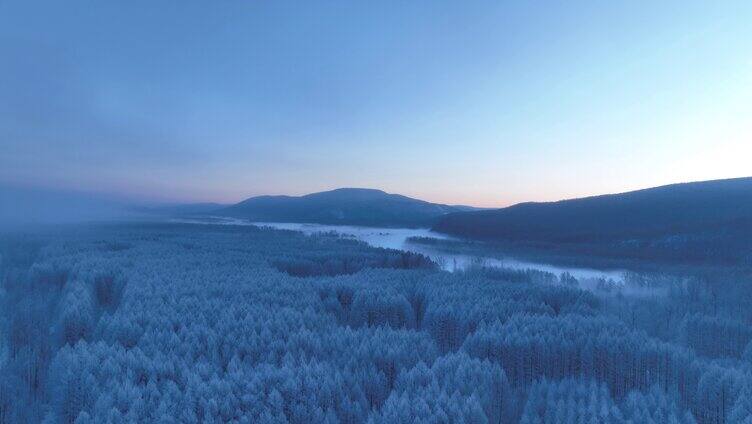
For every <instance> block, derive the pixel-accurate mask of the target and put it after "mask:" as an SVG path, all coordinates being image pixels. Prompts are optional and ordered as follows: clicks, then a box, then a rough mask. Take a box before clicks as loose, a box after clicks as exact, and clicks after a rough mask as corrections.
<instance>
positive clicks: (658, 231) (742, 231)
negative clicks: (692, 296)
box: [433, 178, 752, 255]
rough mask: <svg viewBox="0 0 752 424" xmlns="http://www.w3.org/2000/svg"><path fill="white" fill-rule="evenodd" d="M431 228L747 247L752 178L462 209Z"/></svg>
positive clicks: (508, 238) (548, 238)
mask: <svg viewBox="0 0 752 424" xmlns="http://www.w3.org/2000/svg"><path fill="white" fill-rule="evenodd" d="M433 229H434V230H436V231H440V232H443V233H447V234H451V235H455V236H462V237H467V238H474V239H481V240H492V241H505V242H528V243H544V244H545V243H558V244H591V245H594V244H601V245H604V244H611V245H615V244H621V245H623V246H626V245H628V244H630V243H632V244H636V245H639V247H640V248H642V249H645V248H646V247H648V246H653V247H654V246H656V245H659V244H662V245H664V246H665V247H672V248H675V247H677V246H679V247H681V246H687V245H690V244H691V245H692V246H693V247H692V249H695V250H696V252H695V253H696V254H698V255H702V254H711V253H713V252H711V251H715V250H723V249H731V248H740V249H741V248H747V247H749V244H750V240H749V238H748V235H752V178H737V179H728V180H716V181H705V182H695V183H684V184H673V185H667V186H662V187H657V188H650V189H645V190H638V191H632V192H628V193H621V194H611V195H603V196H594V197H587V198H582V199H573V200H563V201H559V202H550V203H521V204H518V205H515V206H511V207H508V208H504V209H496V210H484V211H476V212H460V213H454V214H451V215H447V216H445V217H443V218H442V219H441V220H439V222H438V223H437V224H436V225H435V226H434V227H433ZM702 249H704V250H706V252H701V251H700V250H702ZM679 250H680V249H679ZM644 251H647V250H644ZM685 254H686V253H685Z"/></svg>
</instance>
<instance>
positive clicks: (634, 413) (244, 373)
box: [0, 224, 752, 424]
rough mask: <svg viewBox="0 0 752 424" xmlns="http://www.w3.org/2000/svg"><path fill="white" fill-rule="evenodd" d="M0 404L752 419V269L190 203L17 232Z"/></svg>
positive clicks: (482, 418) (520, 417) (269, 418)
mask: <svg viewBox="0 0 752 424" xmlns="http://www.w3.org/2000/svg"><path fill="white" fill-rule="evenodd" d="M0 255H2V256H1V258H0V278H1V279H2V288H1V289H0V324H1V325H0V423H24V422H31V423H34V422H45V423H79V424H83V423H108V422H112V423H121V422H127V423H142V422H158V423H183V422H186V423H191V422H206V423H211V422H213V423H219V422H230V423H374V424H375V423H395V422H397V423H401V422H404V423H413V422H420V423H448V422H451V423H517V422H520V423H595V422H604V423H611V422H613V423H703V424H704V423H751V422H752V343H750V341H752V326H750V324H752V308H750V307H749V305H750V304H751V303H752V285H750V284H749V282H750V281H749V277H748V275H747V274H745V273H743V272H741V271H738V270H720V271H719V270H691V272H690V270H688V272H687V274H686V275H682V276H678V275H677V276H665V275H663V276H650V275H648V276H640V275H633V276H630V277H629V278H628V279H627V284H628V285H632V286H640V287H643V288H646V287H647V288H655V290H654V291H652V292H650V293H653V294H648V295H645V294H644V293H645V292H641V293H643V294H642V295H640V296H635V295H630V294H629V291H628V290H626V289H623V288H619V287H613V286H610V285H608V284H603V285H600V286H599V287H596V288H595V289H592V288H591V289H588V290H584V289H583V288H581V284H580V282H578V281H577V280H576V279H574V278H573V277H571V276H566V275H565V276H563V277H560V276H555V275H552V274H546V273H542V272H535V271H519V270H516V271H515V270H500V269H485V268H483V267H476V268H471V269H468V270H464V271H461V272H455V273H450V272H446V271H441V270H440V269H439V268H438V267H437V266H436V265H435V264H433V263H432V262H431V261H430V260H428V259H427V258H425V257H423V256H420V255H417V254H411V253H406V252H401V251H396V250H386V249H377V248H372V247H369V246H367V245H365V244H363V243H360V242H357V241H354V240H348V239H342V238H338V237H336V236H335V235H331V234H328V235H327V234H320V235H310V236H307V235H303V234H302V233H297V232H291V231H279V230H272V229H259V228H256V227H222V226H211V225H206V226H202V225H180V224H123V225H98V226H72V227H68V228H65V229H57V230H55V231H54V232H52V231H51V232H47V233H45V232H34V233H26V234H12V235H10V234H9V235H5V236H3V237H2V239H0Z"/></svg>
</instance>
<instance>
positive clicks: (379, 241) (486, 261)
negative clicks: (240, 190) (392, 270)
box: [175, 218, 624, 282]
mask: <svg viewBox="0 0 752 424" xmlns="http://www.w3.org/2000/svg"><path fill="white" fill-rule="evenodd" d="M175 221H178V222H187V223H202V224H206V223H207V221H205V220H188V219H180V220H175ZM209 223H214V224H220V225H255V226H260V227H271V228H277V229H283V230H292V231H301V232H303V233H305V234H315V233H322V232H323V233H328V232H334V233H337V234H340V235H343V236H347V237H352V238H354V239H357V240H361V241H363V242H365V243H367V244H369V245H371V246H375V247H383V248H388V249H399V250H405V251H410V252H415V253H421V254H423V255H426V256H428V257H430V258H431V259H432V260H434V261H435V262H436V263H438V264H439V265H440V266H441V267H442V268H443V269H444V270H447V271H455V270H461V269H465V268H466V267H468V266H470V265H474V264H479V263H480V264H482V265H484V266H489V267H505V268H511V269H536V270H540V271H546V272H551V273H553V274H556V275H560V274H562V273H565V272H568V273H569V274H571V275H572V276H574V277H575V278H577V279H578V280H591V279H598V278H605V279H611V280H613V281H615V282H621V281H623V279H624V276H623V273H624V271H606V270H596V269H588V268H572V267H563V266H558V265H551V264H546V263H540V262H534V261H526V260H520V259H515V258H513V257H502V258H499V257H496V256H495V257H483V256H474V255H473V256H470V255H463V254H456V253H450V252H446V251H443V250H441V249H438V248H433V247H431V246H429V245H425V244H416V243H410V242H409V241H408V239H409V238H411V237H431V238H436V239H451V237H448V236H446V235H444V234H441V233H436V232H433V231H431V230H429V229H421V228H418V229H413V228H373V227H356V226H349V225H322V224H300V223H280V222H250V221H246V220H241V219H233V218H212V220H211V221H210V222H209Z"/></svg>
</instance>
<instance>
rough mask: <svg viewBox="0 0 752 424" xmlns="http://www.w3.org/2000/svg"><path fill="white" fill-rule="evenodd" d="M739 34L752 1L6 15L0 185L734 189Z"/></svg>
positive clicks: (20, 4)
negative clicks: (729, 180)
mask: <svg viewBox="0 0 752 424" xmlns="http://www.w3.org/2000/svg"><path fill="white" fill-rule="evenodd" d="M711 3H713V4H711ZM749 22H752V2H747V1H738V2H692V1H681V2H679V1H676V2H673V1H665V2H639V1H625V2H616V1H614V2H602V1H592V2H587V1H567V2H563V1H562V2H553V1H551V2H542V1H532V2H500V1H475V2H448V1H420V0H418V1H409V2H405V1H380V2H365V1H337V0H335V1H305V2H291V1H284V0H282V1H271V0H269V1H261V0H244V1H239V0H228V1H222V2H210V1H194V0H181V1H145V0H135V1H134V0H131V1H127V2H126V1H109V2H102V1H94V0H90V1H80V0H71V1H65V2H60V1H34V0H23V1H21V0H0V64H1V65H2V66H0V148H1V149H2V154H1V155H0V182H3V183H10V184H16V185H26V186H41V187H47V188H61V189H66V190H70V189H74V190H81V191H95V192H102V193H110V194H115V195H121V196H127V197H131V198H134V199H150V200H168V201H219V202H232V201H238V200H241V199H243V198H245V197H248V196H252V195H257V194H279V193H285V194H302V193H307V192H313V191H319V190H324V189H330V188H335V187H372V188H380V189H384V190H387V191H390V192H397V193H401V194H406V195H410V196H414V197H419V198H423V199H426V200H432V201H437V202H446V203H464V204H472V205H478V206H503V205H508V204H511V203H515V202H519V201H526V200H556V199H561V198H570V197H576V196H582V195H589V194H599V193H606V192H619V191H625V190H630V189H636V188H643V187H649V186H655V185H661V184H666V183H672V182H681V181H692V180H704V179H714V178H725V177H738V176H749V175H752V166H751V165H750V159H749V158H750V157H752V140H751V139H750V136H749V134H752V124H751V122H752V119H750V116H752V113H751V112H752V101H751V100H750V99H752V25H749Z"/></svg>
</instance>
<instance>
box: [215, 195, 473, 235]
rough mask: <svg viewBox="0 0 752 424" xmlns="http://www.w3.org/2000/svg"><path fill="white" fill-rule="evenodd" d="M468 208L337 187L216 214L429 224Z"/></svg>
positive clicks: (257, 199) (264, 200)
mask: <svg viewBox="0 0 752 424" xmlns="http://www.w3.org/2000/svg"><path fill="white" fill-rule="evenodd" d="M468 210H474V209H473V208H471V207H468V206H450V205H442V204H436V203H429V202H425V201H422V200H417V199H412V198H410V197H406V196H401V195H398V194H390V193H386V192H383V191H381V190H374V189H363V188H340V189H336V190H331V191H325V192H320V193H313V194H308V195H305V196H298V197H295V196H258V197H252V198H250V199H247V200H244V201H242V202H240V203H237V204H235V205H232V206H230V207H227V208H224V209H220V210H218V211H217V212H216V214H217V215H223V216H231V217H235V218H244V219H249V220H253V221H267V222H302V223H318V224H329V225H336V224H341V225H363V226H378V227H381V226H383V227H429V226H431V225H433V224H434V223H436V221H437V220H438V219H439V218H441V217H442V216H444V215H446V214H449V213H453V212H461V211H468Z"/></svg>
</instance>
